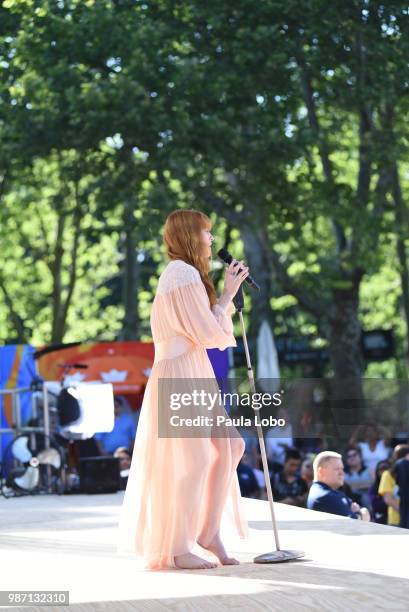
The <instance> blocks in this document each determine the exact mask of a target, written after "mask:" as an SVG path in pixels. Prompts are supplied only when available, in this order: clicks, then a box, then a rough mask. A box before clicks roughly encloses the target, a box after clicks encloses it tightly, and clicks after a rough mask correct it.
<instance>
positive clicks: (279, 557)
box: [233, 285, 305, 563]
mask: <svg viewBox="0 0 409 612" xmlns="http://www.w3.org/2000/svg"><path fill="white" fill-rule="evenodd" d="M233 304H234V306H235V308H236V311H237V312H238V313H239V318H240V324H241V332H242V336H243V343H244V351H245V353H246V362H247V375H248V379H249V383H250V389H251V392H252V393H256V386H255V382H254V372H253V367H252V365H251V360H250V353H249V349H248V344H247V336H246V330H245V326H244V319H243V308H244V296H243V288H242V285H240V287H239V290H238V291H237V293H236V295H235V296H234V297H233ZM254 410H255V409H254ZM256 428H257V435H258V441H259V444H260V451H261V460H262V463H263V472H264V480H265V482H266V490H267V497H268V502H269V506H270V513H271V522H272V525H273V532H274V541H275V548H276V549H275V550H274V551H272V552H268V553H263V554H262V555H258V556H257V557H254V559H253V561H254V563H281V562H283V561H292V560H294V559H300V558H301V557H304V556H305V553H304V552H303V551H301V550H282V549H281V548H280V542H279V538H278V529H277V521H276V518H275V512H274V501H273V491H272V488H271V481H270V473H269V471H268V463H267V454H266V447H265V444H264V437H263V430H262V428H261V425H260V423H259V422H256Z"/></svg>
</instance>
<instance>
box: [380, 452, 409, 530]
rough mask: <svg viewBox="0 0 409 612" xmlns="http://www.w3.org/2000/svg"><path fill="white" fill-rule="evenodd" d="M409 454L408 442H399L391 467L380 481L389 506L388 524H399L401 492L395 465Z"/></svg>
mask: <svg viewBox="0 0 409 612" xmlns="http://www.w3.org/2000/svg"><path fill="white" fill-rule="evenodd" d="M407 454H409V445H408V444H398V446H395V448H394V449H393V453H392V458H391V467H390V468H389V469H388V470H385V471H384V472H383V474H382V476H381V481H380V483H379V489H378V492H379V495H382V497H383V499H384V502H385V504H386V505H387V506H388V525H395V526H399V524H400V513H399V493H398V485H397V484H396V480H395V471H394V470H395V465H396V462H397V461H398V460H399V459H402V458H403V457H406V455H407Z"/></svg>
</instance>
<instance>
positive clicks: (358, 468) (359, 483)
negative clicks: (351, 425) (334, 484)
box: [345, 444, 374, 510]
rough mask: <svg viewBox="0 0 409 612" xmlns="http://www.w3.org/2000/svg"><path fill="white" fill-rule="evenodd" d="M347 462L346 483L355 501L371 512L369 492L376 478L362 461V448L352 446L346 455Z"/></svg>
mask: <svg viewBox="0 0 409 612" xmlns="http://www.w3.org/2000/svg"><path fill="white" fill-rule="evenodd" d="M345 462H346V467H345V482H346V483H347V484H348V485H349V486H350V487H351V490H352V493H353V499H354V500H355V501H356V502H358V503H359V504H360V505H361V506H365V507H366V508H368V509H369V510H370V500H369V496H368V491H369V487H370V486H371V484H372V483H373V481H374V477H373V475H372V473H371V471H370V470H369V469H368V468H367V467H366V465H365V464H364V463H363V461H362V451H361V448H360V447H359V446H357V445H353V444H350V445H349V446H348V448H347V450H346V453H345Z"/></svg>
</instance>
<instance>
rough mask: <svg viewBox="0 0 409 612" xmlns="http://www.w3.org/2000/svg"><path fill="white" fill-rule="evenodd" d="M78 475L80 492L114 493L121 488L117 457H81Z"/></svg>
mask: <svg viewBox="0 0 409 612" xmlns="http://www.w3.org/2000/svg"><path fill="white" fill-rule="evenodd" d="M79 476H80V493H116V492H117V491H119V490H120V488H121V476H120V470H119V459H118V458H117V457H83V458H82V459H80V460H79Z"/></svg>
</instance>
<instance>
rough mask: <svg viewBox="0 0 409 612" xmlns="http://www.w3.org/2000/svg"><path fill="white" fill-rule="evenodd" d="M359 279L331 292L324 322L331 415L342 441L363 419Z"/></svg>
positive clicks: (336, 431) (362, 362) (362, 361)
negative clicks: (348, 286) (347, 286)
mask: <svg viewBox="0 0 409 612" xmlns="http://www.w3.org/2000/svg"><path fill="white" fill-rule="evenodd" d="M359 286H360V280H358V279H356V280H355V281H354V282H353V286H352V287H351V288H350V289H339V290H335V291H334V293H333V297H334V300H333V308H332V310H331V313H330V316H329V317H328V323H327V329H328V333H327V339H328V342H329V354H330V359H331V364H332V367H333V380H332V381H331V413H332V418H333V424H334V425H335V433H336V435H338V436H340V437H342V438H343V439H344V440H345V441H346V440H347V439H349V437H350V435H351V434H352V433H353V431H354V430H355V429H356V427H357V425H360V424H361V423H362V420H363V419H364V399H363V391H362V380H361V378H362V373H363V369H364V360H363V355H362V328H361V324H360V322H359V318H358V307H359Z"/></svg>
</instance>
